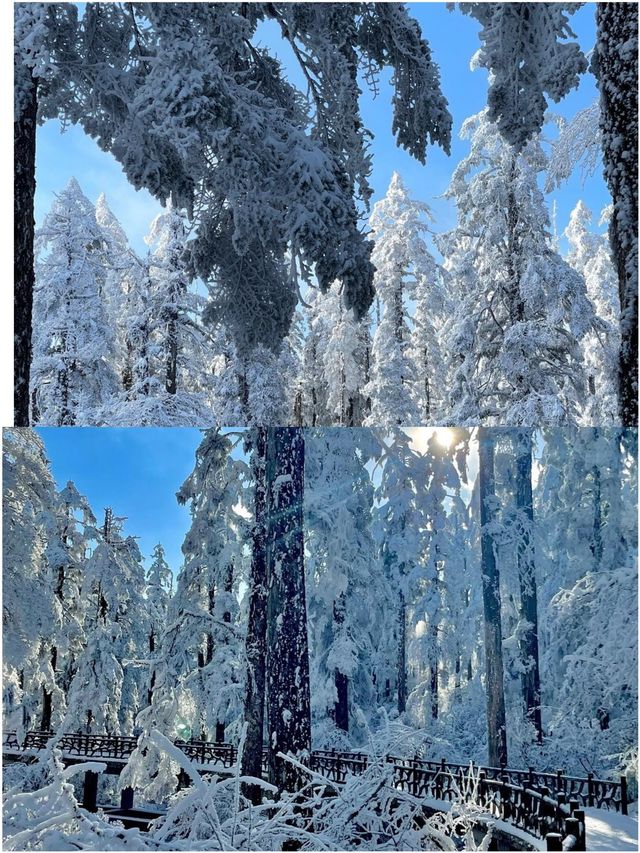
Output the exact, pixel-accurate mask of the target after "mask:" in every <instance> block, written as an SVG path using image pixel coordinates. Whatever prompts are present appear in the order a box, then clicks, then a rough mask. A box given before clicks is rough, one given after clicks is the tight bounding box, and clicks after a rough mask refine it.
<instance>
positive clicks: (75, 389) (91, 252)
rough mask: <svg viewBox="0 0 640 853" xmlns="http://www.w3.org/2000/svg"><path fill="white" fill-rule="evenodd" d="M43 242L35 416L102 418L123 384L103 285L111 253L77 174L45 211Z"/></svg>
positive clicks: (63, 420)
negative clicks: (114, 358) (120, 383)
mask: <svg viewBox="0 0 640 853" xmlns="http://www.w3.org/2000/svg"><path fill="white" fill-rule="evenodd" d="M38 248H39V251H40V259H39V261H38V264H37V267H36V291H35V298H34V316H35V317H36V318H37V321H36V330H35V334H34V339H33V349H34V360H33V371H32V401H33V409H34V412H35V413H36V416H34V420H39V421H41V422H42V423H45V424H49V425H57V426H71V425H73V424H80V425H82V424H100V423H102V422H103V419H104V417H105V416H106V415H105V409H106V407H107V406H108V404H109V402H110V401H111V399H112V397H113V395H114V394H115V392H116V390H117V388H118V379H117V376H116V374H115V371H114V367H113V364H112V362H113V357H114V354H115V341H114V335H113V331H112V329H111V327H110V326H109V322H108V318H107V313H106V310H105V305H104V301H103V294H102V292H101V286H100V284H101V280H102V277H103V271H104V269H105V267H106V265H107V256H106V253H105V244H104V237H103V233H102V229H101V228H100V227H99V226H98V224H97V222H96V217H95V210H94V207H93V205H92V204H91V203H90V202H89V201H88V199H87V198H86V197H85V196H84V195H83V193H82V190H81V189H80V186H79V185H78V182H77V181H76V180H75V178H72V179H71V180H70V181H69V183H68V185H67V187H66V188H65V189H64V190H63V191H62V192H61V193H60V195H59V196H58V197H57V198H56V200H55V201H54V203H53V205H52V207H51V211H50V212H49V214H48V215H47V216H46V217H45V219H44V222H43V225H42V228H41V229H40V232H39V234H38Z"/></svg>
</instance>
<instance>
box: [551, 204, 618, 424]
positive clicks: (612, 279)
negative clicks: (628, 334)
mask: <svg viewBox="0 0 640 853" xmlns="http://www.w3.org/2000/svg"><path fill="white" fill-rule="evenodd" d="M605 215H606V214H605ZM590 222H591V211H590V210H589V209H588V208H587V207H586V206H585V205H584V204H583V203H582V202H581V201H579V202H578V203H577V205H576V206H575V207H574V209H573V210H572V211H571V217H570V219H569V224H568V226H567V228H566V229H565V232H564V235H565V237H566V238H567V240H568V241H569V253H568V255H567V260H568V261H569V263H570V264H571V266H572V267H573V268H574V269H575V270H576V272H578V273H580V275H582V277H583V278H584V281H585V284H586V287H587V294H588V296H589V299H590V300H591V303H592V305H593V307H594V310H595V313H596V317H597V319H598V324H597V327H596V328H595V329H594V330H593V331H590V332H588V333H587V335H585V338H584V342H583V353H584V360H585V367H586V370H587V391H588V397H587V405H586V406H585V411H584V416H583V419H584V423H585V424H586V425H593V424H599V425H603V426H604V425H606V424H615V423H618V420H619V406H618V357H619V351H620V320H619V317H620V300H619V298H618V282H617V278H616V274H615V270H614V268H613V265H612V264H611V258H610V253H609V247H608V245H607V243H606V239H605V238H603V237H601V236H600V235H599V234H593V233H591V232H590V231H589V224H590Z"/></svg>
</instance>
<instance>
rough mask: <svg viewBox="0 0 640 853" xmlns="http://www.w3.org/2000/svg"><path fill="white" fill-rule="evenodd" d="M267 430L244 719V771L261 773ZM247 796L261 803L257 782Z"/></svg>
mask: <svg viewBox="0 0 640 853" xmlns="http://www.w3.org/2000/svg"><path fill="white" fill-rule="evenodd" d="M266 445H267V431H266V429H265V428H264V427H257V428H256V429H255V430H254V447H253V454H252V457H251V465H252V469H253V479H254V484H255V486H254V523H253V532H252V539H253V543H252V545H253V551H252V557H251V588H250V592H249V623H248V628H247V641H246V652H247V663H248V673H247V684H246V692H245V699H244V719H245V722H246V725H247V732H246V737H245V743H244V752H243V753H242V775H243V776H253V777H254V778H257V779H260V778H261V777H262V741H263V729H264V698H265V660H266V641H267V574H266V571H267V561H266V483H265V464H266ZM244 793H245V796H246V797H248V798H249V799H250V800H251V801H252V802H253V803H256V804H258V803H259V802H260V801H261V798H262V795H261V791H260V788H259V787H258V786H257V785H245V789H244Z"/></svg>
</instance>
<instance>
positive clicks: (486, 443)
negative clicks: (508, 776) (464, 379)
mask: <svg viewBox="0 0 640 853" xmlns="http://www.w3.org/2000/svg"><path fill="white" fill-rule="evenodd" d="M494 440H495V432H494V431H492V430H490V429H487V428H485V427H480V428H479V429H478V445H479V453H480V465H479V472H478V477H479V491H480V524H481V527H482V534H481V540H480V542H481V554H482V563H481V572H482V600H483V606H484V645H485V661H486V664H485V665H486V692H487V747H488V757H489V764H490V765H491V766H492V767H500V766H502V765H506V763H507V723H506V713H505V704H504V666H503V660H502V621H501V600H500V574H499V571H498V566H497V563H496V555H495V550H494V541H493V534H492V533H491V530H490V529H489V525H490V524H491V523H492V522H493V521H494V518H495V506H494V505H495V474H494V462H493V460H494Z"/></svg>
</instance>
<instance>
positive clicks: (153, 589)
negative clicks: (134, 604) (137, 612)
mask: <svg viewBox="0 0 640 853" xmlns="http://www.w3.org/2000/svg"><path fill="white" fill-rule="evenodd" d="M151 557H152V563H151V565H150V566H149V570H148V572H147V587H146V596H145V597H146V599H147V602H148V605H149V629H150V630H149V652H150V653H151V654H153V652H155V651H156V645H157V643H158V639H159V638H160V637H161V636H162V634H163V632H164V628H165V625H166V621H167V610H168V607H169V601H170V600H171V593H172V588H173V574H172V572H171V569H170V568H169V564H168V563H167V561H166V558H165V554H164V548H163V547H162V545H161V543H160V542H158V544H157V545H156V547H155V548H154V549H153V554H152V555H151Z"/></svg>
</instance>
